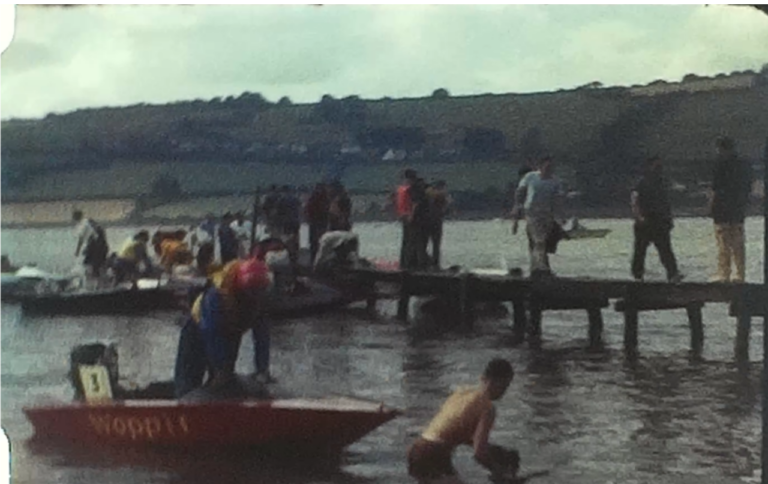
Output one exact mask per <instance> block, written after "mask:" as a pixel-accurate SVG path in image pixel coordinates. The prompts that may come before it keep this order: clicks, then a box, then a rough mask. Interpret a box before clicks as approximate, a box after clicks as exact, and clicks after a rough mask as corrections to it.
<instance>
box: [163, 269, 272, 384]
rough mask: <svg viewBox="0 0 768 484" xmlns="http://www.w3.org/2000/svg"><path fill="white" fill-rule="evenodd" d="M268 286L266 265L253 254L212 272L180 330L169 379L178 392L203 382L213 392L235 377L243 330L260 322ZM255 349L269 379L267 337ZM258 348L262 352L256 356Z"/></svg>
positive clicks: (262, 368)
mask: <svg viewBox="0 0 768 484" xmlns="http://www.w3.org/2000/svg"><path fill="white" fill-rule="evenodd" d="M271 285H272V278H271V275H270V273H269V268H268V267H267V265H266V264H265V263H264V262H263V261H260V260H257V259H255V258H251V259H247V260H236V261H232V262H230V263H229V264H227V265H226V266H224V268H223V269H222V270H221V271H219V272H217V273H216V274H214V275H213V276H212V277H211V281H210V284H209V285H208V287H207V288H206V289H205V290H204V291H203V293H202V294H200V296H198V298H197V300H196V301H195V303H194V304H193V306H192V311H191V316H190V319H189V321H187V324H186V325H185V326H184V328H183V329H182V331H181V335H180V338H179V349H178V354H177V357H176V370H175V375H174V381H175V386H176V396H177V397H179V398H180V397H182V396H183V395H185V394H187V393H189V392H190V391H192V390H194V389H195V388H199V387H201V386H202V384H203V377H204V376H205V373H206V371H207V372H208V376H209V382H208V385H207V386H209V387H210V388H211V389H212V390H214V391H220V390H223V389H226V388H229V387H230V385H231V384H232V383H233V382H234V376H235V363H236V362H237V355H238V352H239V350H240V340H241V338H242V335H243V333H244V332H245V331H247V330H248V329H250V328H252V327H255V326H256V325H258V324H260V323H262V320H263V315H262V313H263V309H264V307H263V306H264V305H263V302H264V296H265V294H266V293H267V291H268V290H269V288H270V287H271ZM259 343H260V345H258V346H257V347H256V348H254V351H256V353H257V361H258V362H259V363H260V364H261V365H262V367H261V368H259V369H258V370H259V371H261V372H263V373H265V377H264V379H265V380H268V378H266V377H268V373H269V369H268V364H269V360H268V358H269V339H268V338H267V339H266V345H264V344H261V343H263V342H262V341H260V342H259ZM259 353H261V354H260V355H259Z"/></svg>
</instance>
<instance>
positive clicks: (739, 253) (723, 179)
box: [710, 137, 752, 282]
mask: <svg viewBox="0 0 768 484" xmlns="http://www.w3.org/2000/svg"><path fill="white" fill-rule="evenodd" d="M716 145H717V152H718V153H717V154H718V158H717V165H716V167H715V172H714V174H713V178H712V191H713V196H712V200H711V207H710V208H711V213H712V219H713V220H714V222H715V237H716V238H717V249H718V254H717V255H718V257H717V276H716V278H715V281H716V282H729V281H731V282H744V276H745V261H744V218H745V217H746V211H747V205H748V204H749V194H750V192H751V191H752V168H751V167H750V166H749V163H748V162H746V161H745V160H743V159H740V158H739V157H738V156H737V154H736V146H735V143H734V142H733V140H732V139H731V138H727V137H723V138H720V139H718V140H717V144H716ZM731 257H733V262H734V264H735V265H736V277H734V278H733V279H731Z"/></svg>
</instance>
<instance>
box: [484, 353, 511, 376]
mask: <svg viewBox="0 0 768 484" xmlns="http://www.w3.org/2000/svg"><path fill="white" fill-rule="evenodd" d="M513 376H515V370H514V369H513V368H512V364H510V362H508V361H507V360H505V359H502V358H494V359H493V360H491V361H489V362H488V364H487V365H486V367H485V371H484V372H483V377H485V378H487V379H489V380H505V379H508V378H512V377H513Z"/></svg>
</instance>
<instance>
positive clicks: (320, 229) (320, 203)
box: [304, 183, 331, 263]
mask: <svg viewBox="0 0 768 484" xmlns="http://www.w3.org/2000/svg"><path fill="white" fill-rule="evenodd" d="M330 205H331V201H330V197H329V193H328V186H327V185H326V184H325V183H318V184H317V185H315V189H314V190H313V191H312V194H311V195H310V196H309V200H307V204H306V206H305V207H304V219H305V220H306V221H307V225H309V252H310V254H311V260H312V262H313V263H314V261H315V257H316V256H317V250H318V247H319V246H318V243H319V241H320V237H322V236H323V234H324V233H325V232H326V231H327V230H328V210H329V209H330Z"/></svg>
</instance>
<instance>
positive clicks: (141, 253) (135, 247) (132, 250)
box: [113, 230, 152, 283]
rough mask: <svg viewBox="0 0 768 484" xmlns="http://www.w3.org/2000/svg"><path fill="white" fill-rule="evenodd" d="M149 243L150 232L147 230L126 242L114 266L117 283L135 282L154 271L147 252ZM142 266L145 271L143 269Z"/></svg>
mask: <svg viewBox="0 0 768 484" xmlns="http://www.w3.org/2000/svg"><path fill="white" fill-rule="evenodd" d="M148 243H149V232H147V231H146V230H142V231H140V232H138V233H137V234H135V235H134V236H133V237H131V238H130V239H128V240H126V241H125V243H124V244H123V246H122V247H121V248H120V252H119V253H118V254H117V258H116V259H115V262H114V264H113V269H114V271H115V282H116V283H120V282H123V281H127V280H133V279H135V278H136V277H139V276H140V275H142V274H147V273H149V272H151V271H152V261H151V260H150V258H149V253H148V251H147V244H148ZM142 265H143V269H141V266H142Z"/></svg>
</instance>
